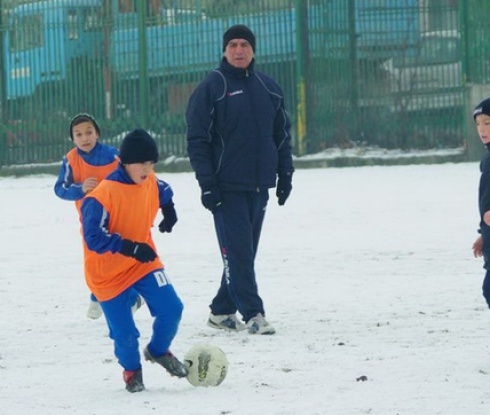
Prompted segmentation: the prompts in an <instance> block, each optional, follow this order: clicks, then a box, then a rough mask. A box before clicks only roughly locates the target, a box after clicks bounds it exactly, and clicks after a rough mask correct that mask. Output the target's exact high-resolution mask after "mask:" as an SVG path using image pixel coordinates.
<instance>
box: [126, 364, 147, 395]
mask: <svg viewBox="0 0 490 415" xmlns="http://www.w3.org/2000/svg"><path fill="white" fill-rule="evenodd" d="M123 378H124V382H125V383H126V390H127V391H128V392H131V393H134V392H141V391H144V390H145V385H143V372H142V370H141V369H138V370H125V371H124V372H123Z"/></svg>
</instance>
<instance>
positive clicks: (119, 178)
mask: <svg viewBox="0 0 490 415" xmlns="http://www.w3.org/2000/svg"><path fill="white" fill-rule="evenodd" d="M119 157H120V165H119V167H118V168H117V170H116V171H114V172H113V173H111V174H110V175H109V176H107V177H106V178H105V179H104V180H103V181H102V182H101V183H100V184H99V185H98V186H97V187H96V188H95V189H94V190H92V191H91V192H90V193H89V194H88V195H87V196H86V197H85V200H84V202H83V204H82V208H81V212H82V225H83V237H84V241H85V244H86V247H87V255H86V258H85V276H86V280H87V285H88V286H89V287H90V289H91V290H92V292H93V293H94V294H95V295H96V297H97V298H98V299H99V301H100V305H101V307H102V310H103V312H104V315H105V317H106V320H107V324H108V326H109V335H110V337H111V339H113V341H114V344H115V348H114V350H115V354H116V357H117V359H118V361H119V364H120V365H121V366H122V367H123V369H124V372H123V377H124V381H125V383H126V389H127V390H128V391H129V392H140V391H142V390H144V384H143V375H142V365H141V357H140V353H139V346H138V338H139V335H140V334H139V331H138V329H137V327H136V324H135V322H134V319H133V315H132V313H131V303H130V301H129V296H130V292H131V290H136V291H137V292H138V293H139V294H140V295H141V296H142V297H143V298H144V299H145V301H146V303H147V304H148V308H149V310H150V313H151V315H152V316H153V317H154V322H153V326H152V327H153V333H152V337H151V340H150V342H149V344H148V345H147V346H146V348H145V349H144V357H145V359H146V360H148V361H150V362H153V363H158V364H160V365H161V366H163V367H164V368H165V369H166V370H167V371H168V372H169V373H170V374H171V375H173V376H177V377H185V376H187V373H188V371H187V368H186V367H185V365H183V364H182V363H181V362H180V361H179V360H178V359H177V358H176V357H175V356H174V355H173V354H172V353H171V352H170V350H169V348H170V344H171V343H172V340H173V339H174V337H175V335H176V334H177V330H178V326H179V322H180V319H181V316H182V311H183V304H182V302H181V300H180V299H179V297H178V296H177V293H176V292H175V289H174V287H173V285H172V284H171V282H170V280H169V279H168V276H167V274H166V273H165V270H164V266H163V264H162V262H161V260H160V258H159V257H158V255H157V252H156V248H155V244H154V242H153V239H152V236H151V227H152V226H153V222H154V220H155V218H156V216H157V213H158V210H159V209H161V211H162V214H163V220H162V221H161V222H160V224H159V230H160V232H171V231H172V228H173V226H174V225H175V223H176V222H177V214H176V212H175V208H174V203H173V199H172V198H173V191H172V189H171V187H170V186H169V185H168V184H167V183H165V182H164V181H162V180H159V179H157V177H156V175H155V173H154V171H153V165H154V163H156V162H157V161H158V148H157V145H156V143H155V141H154V140H153V138H152V137H151V136H150V135H149V134H148V133H147V132H146V131H144V130H142V129H136V130H134V131H132V132H130V133H129V134H128V135H126V137H125V138H124V140H123V142H122V144H121V148H120V154H119Z"/></svg>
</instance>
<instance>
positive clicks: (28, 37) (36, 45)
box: [4, 0, 103, 100]
mask: <svg viewBox="0 0 490 415" xmlns="http://www.w3.org/2000/svg"><path fill="white" fill-rule="evenodd" d="M101 11H102V9H101V4H100V1H97V0H51V1H42V2H38V3H29V4H24V5H22V6H18V7H16V8H14V9H13V10H12V11H11V13H10V16H9V18H8V28H9V30H8V31H7V33H6V35H5V45H4V49H5V53H6V59H5V64H4V65H5V72H6V79H7V82H6V97H7V100H16V99H20V98H24V97H30V96H33V95H34V94H35V93H40V92H41V91H38V89H39V88H41V87H43V88H49V87H50V86H51V87H53V86H58V84H59V83H60V81H65V80H67V79H68V78H69V72H70V71H76V67H77V65H80V64H81V62H83V61H87V60H93V59H96V57H97V55H98V54H99V53H100V51H101V49H102V41H103V37H102V29H101V27H102V25H101V17H102V15H101ZM55 89H56V88H55ZM50 93H52V91H50Z"/></svg>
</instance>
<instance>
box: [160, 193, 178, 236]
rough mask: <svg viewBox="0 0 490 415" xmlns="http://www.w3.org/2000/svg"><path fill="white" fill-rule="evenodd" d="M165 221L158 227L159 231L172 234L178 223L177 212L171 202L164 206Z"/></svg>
mask: <svg viewBox="0 0 490 415" xmlns="http://www.w3.org/2000/svg"><path fill="white" fill-rule="evenodd" d="M162 214H163V220H162V221H161V222H160V224H159V225H158V230H159V231H160V232H162V233H164V232H172V228H173V227H174V225H175V224H176V223H177V212H176V211H175V207H174V202H173V201H172V200H171V201H170V202H168V203H167V204H166V205H163V206H162Z"/></svg>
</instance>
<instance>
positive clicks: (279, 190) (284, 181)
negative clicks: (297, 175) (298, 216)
mask: <svg viewBox="0 0 490 415" xmlns="http://www.w3.org/2000/svg"><path fill="white" fill-rule="evenodd" d="M292 180H293V173H291V172H290V173H286V174H280V175H279V179H278V180H277V187H276V196H277V203H279V206H282V205H284V203H286V200H287V198H288V197H289V195H290V194H291V190H292V188H293V185H292V184H291V182H292Z"/></svg>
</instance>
